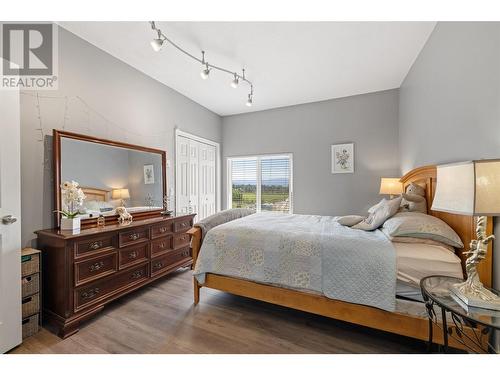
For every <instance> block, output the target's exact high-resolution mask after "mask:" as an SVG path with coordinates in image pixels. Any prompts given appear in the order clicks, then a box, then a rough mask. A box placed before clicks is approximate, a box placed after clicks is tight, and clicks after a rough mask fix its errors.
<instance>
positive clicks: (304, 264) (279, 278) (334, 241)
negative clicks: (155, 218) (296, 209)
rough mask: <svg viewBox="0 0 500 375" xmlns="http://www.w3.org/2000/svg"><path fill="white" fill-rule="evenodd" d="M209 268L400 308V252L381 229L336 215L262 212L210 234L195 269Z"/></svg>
mask: <svg viewBox="0 0 500 375" xmlns="http://www.w3.org/2000/svg"><path fill="white" fill-rule="evenodd" d="M206 273H213V274H218V275H225V276H231V277H236V278H241V279H246V280H251V281H254V282H258V283H263V284H271V285H277V286H280V287H285V288H291V289H296V290H303V291H304V290H305V291H312V292H315V293H321V294H323V295H325V296H326V297H328V298H332V299H337V300H341V301H346V302H351V303H356V304H362V305H368V306H373V307H378V308H381V309H384V310H388V311H394V309H395V306H396V297H395V296H396V254H395V249H394V247H393V246H392V244H391V242H390V241H389V240H388V239H387V237H386V236H385V235H384V234H383V233H382V232H380V231H378V230H375V231H371V232H366V231H363V230H356V229H351V228H348V227H344V226H342V225H340V224H338V223H337V222H336V219H335V217H332V216H315V215H290V214H278V213H259V214H253V215H250V216H246V217H243V218H241V219H237V220H233V221H230V222H227V223H224V224H221V225H219V226H217V227H215V228H213V229H211V230H210V231H208V233H207V234H206V236H205V239H204V241H203V245H202V247H201V251H200V255H199V257H198V260H197V262H196V266H195V271H194V275H195V277H196V278H197V280H198V281H199V282H200V283H201V284H203V283H204V282H205V275H206Z"/></svg>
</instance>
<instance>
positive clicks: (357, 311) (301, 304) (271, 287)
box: [190, 166, 492, 348]
mask: <svg viewBox="0 0 500 375" xmlns="http://www.w3.org/2000/svg"><path fill="white" fill-rule="evenodd" d="M401 181H402V183H403V185H404V186H406V185H408V184H410V183H417V184H419V185H421V186H422V187H424V188H425V192H426V198H427V203H428V212H429V214H430V215H432V216H435V217H438V218H440V219H441V220H443V221H444V222H446V223H447V224H448V225H449V226H450V227H452V228H453V229H454V231H455V232H456V233H457V234H458V235H459V236H460V238H461V240H462V242H463V243H464V244H465V246H466V248H467V246H468V244H469V242H470V240H471V239H472V238H473V236H474V218H473V217H471V216H460V215H454V214H449V213H442V212H434V211H431V210H430V207H431V204H432V199H433V196H434V191H435V186H436V183H437V181H436V168H435V166H426V167H421V168H417V169H414V170H412V171H410V172H409V173H407V174H406V175H405V176H403V177H402V178H401ZM487 229H488V232H489V233H491V232H492V220H491V218H488V225H487ZM190 234H191V236H192V248H193V258H194V261H195V262H196V260H197V258H198V254H199V251H200V248H201V245H202V235H201V231H200V229H199V228H193V229H192V230H191V231H190ZM408 246H409V245H408V244H407V245H406V246H405V245H401V246H398V249H397V251H396V253H397V254H400V256H399V259H398V260H397V262H398V263H401V262H402V260H404V261H406V262H408V259H405V258H408V256H405V254H406V255H407V254H408V253H409V251H408V249H407V247H408ZM205 248H208V247H207V246H205ZM405 248H406V249H405ZM457 256H458V257H459V258H457V257H455V258H454V259H456V260H457V261H456V262H458V259H459V260H460V264H455V265H454V266H453V267H452V271H450V272H460V267H458V266H459V265H460V266H461V267H462V270H463V266H464V263H465V258H464V256H463V255H462V254H461V253H459V254H457ZM411 261H412V262H414V261H418V260H411ZM451 263H453V261H451ZM432 265H433V266H436V268H434V269H435V270H436V272H438V271H439V270H440V268H439V267H438V266H437V263H434V264H432ZM448 266H450V265H446V267H448ZM311 267H313V266H311ZM410 268H411V266H410V267H409V268H408V267H407V269H406V271H405V270H402V269H398V280H399V279H402V280H401V281H403V282H402V283H400V282H398V283H397V284H398V285H394V291H391V293H394V294H396V293H397V294H399V296H403V297H408V298H409V299H407V298H397V299H395V303H394V306H392V305H391V304H390V301H389V302H388V301H384V302H381V303H380V304H377V303H376V301H375V302H374V301H371V300H369V296H368V295H367V296H362V298H355V299H352V300H351V299H349V296H348V297H347V298H346V297H345V296H343V297H342V298H335V295H334V296H333V298H332V296H329V297H330V298H329V297H326V296H325V295H322V294H321V293H317V292H315V290H314V289H315V288H303V289H300V288H293V289H291V288H288V287H283V286H282V285H277V284H276V283H269V282H262V281H261V282H259V279H258V278H254V279H251V278H246V277H241V275H240V276H237V275H230V276H227V275H226V276H223V275H220V274H216V273H206V274H204V275H203V279H202V280H201V281H202V284H201V283H200V280H199V278H198V279H197V278H194V302H195V304H197V303H198V302H199V297H200V293H199V291H200V288H201V287H207V288H212V289H218V290H221V291H225V292H229V293H232V294H236V295H240V296H244V297H249V298H254V299H257V300H261V301H265V302H270V303H274V304H278V305H282V306H286V307H291V308H295V309H298V310H302V311H307V312H311V313H315V314H318V315H322V316H326V317H331V318H335V319H339V320H342V321H347V322H350V323H355V324H359V325H362V326H366V327H371V328H375V329H379V330H383V331H387V332H392V333H396V334H401V335H404V336H408V337H413V338H417V339H423V340H426V339H427V338H428V330H429V327H428V320H427V316H426V311H425V306H424V304H423V303H421V302H417V301H412V300H411V299H418V298H417V297H418V289H416V288H415V285H413V286H412V283H411V279H412V275H411V274H409V272H408V269H410ZM441 269H442V268H441ZM457 270H458V271H457ZM377 272H378V271H377ZM479 273H480V277H481V280H482V282H483V283H484V284H485V285H486V286H490V285H491V276H492V248H491V245H489V249H488V257H487V258H486V259H485V260H484V261H483V262H482V263H481V265H480V268H479ZM400 274H401V275H400ZM400 276H401V277H400ZM405 277H406V278H407V280H404V278H405ZM415 278H418V276H417V277H415ZM255 280H258V281H255ZM266 280H267V279H266ZM362 281H363V280H362ZM332 282H339V279H333V280H332ZM363 282H365V284H366V281H363ZM377 282H378V280H377ZM380 283H381V285H385V284H383V283H384V279H381V281H380ZM346 285H347V286H348V287H350V286H354V285H355V284H353V282H351V284H346ZM387 285H389V284H387ZM308 286H309V285H308ZM408 287H410V288H408ZM411 287H412V288H411ZM316 289H317V288H316ZM374 290H375V289H374ZM389 294H390V293H389ZM389 294H387V293H386V294H381V297H380V298H385V297H387V295H389ZM363 298H365V299H363ZM346 301H351V302H346ZM353 301H355V302H356V303H353ZM365 301H366V302H365ZM439 332H440V331H439ZM442 339H443V338H442V336H439V335H438V336H436V337H434V338H433V340H434V342H436V343H442ZM452 341H453V340H452ZM450 344H451V345H452V346H456V347H459V348H462V346H461V344H460V343H458V342H450Z"/></svg>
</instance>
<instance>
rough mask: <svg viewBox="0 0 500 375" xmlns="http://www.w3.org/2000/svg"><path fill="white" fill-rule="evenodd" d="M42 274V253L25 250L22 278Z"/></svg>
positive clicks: (22, 255) (22, 259)
mask: <svg viewBox="0 0 500 375" xmlns="http://www.w3.org/2000/svg"><path fill="white" fill-rule="evenodd" d="M37 272H40V251H39V250H35V249H23V251H22V254H21V276H22V277H25V276H28V275H32V274H34V273H37Z"/></svg>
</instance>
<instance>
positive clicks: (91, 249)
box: [75, 235, 116, 259]
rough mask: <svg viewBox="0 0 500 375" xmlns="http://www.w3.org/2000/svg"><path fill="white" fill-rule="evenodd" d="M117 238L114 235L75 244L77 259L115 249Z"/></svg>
mask: <svg viewBox="0 0 500 375" xmlns="http://www.w3.org/2000/svg"><path fill="white" fill-rule="evenodd" d="M115 242H116V237H115V236H113V235H108V236H99V237H97V236H96V237H92V238H88V239H86V240H82V241H78V242H76V243H75V259H77V258H81V257H83V256H91V255H93V254H97V253H101V252H103V251H107V250H110V249H114V248H115V246H116V245H115Z"/></svg>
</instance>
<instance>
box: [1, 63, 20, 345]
mask: <svg viewBox="0 0 500 375" xmlns="http://www.w3.org/2000/svg"><path fill="white" fill-rule="evenodd" d="M0 63H2V60H1V59H0ZM0 118H1V119H2V120H1V122H0V353H5V352H6V351H8V350H9V349H12V348H13V347H15V346H16V345H19V344H20V343H21V221H20V214H21V173H20V145H19V142H20V120H19V92H17V91H6V90H0Z"/></svg>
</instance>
